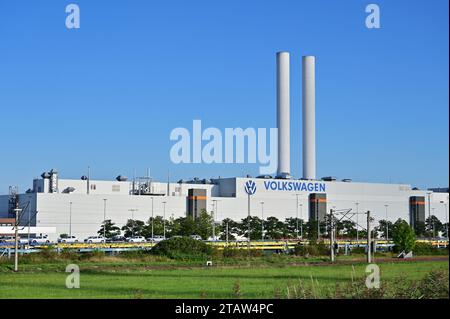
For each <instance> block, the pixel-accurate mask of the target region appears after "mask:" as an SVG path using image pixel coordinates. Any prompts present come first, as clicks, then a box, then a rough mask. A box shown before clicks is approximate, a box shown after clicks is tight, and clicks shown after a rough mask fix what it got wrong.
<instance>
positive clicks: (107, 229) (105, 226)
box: [97, 219, 120, 238]
mask: <svg viewBox="0 0 450 319" xmlns="http://www.w3.org/2000/svg"><path fill="white" fill-rule="evenodd" d="M97 234H98V235H99V236H103V234H105V238H112V237H114V236H118V235H120V228H119V227H117V226H116V224H115V223H113V222H112V221H111V219H107V220H105V221H103V223H102V225H101V227H100V229H99V231H98V232H97Z"/></svg>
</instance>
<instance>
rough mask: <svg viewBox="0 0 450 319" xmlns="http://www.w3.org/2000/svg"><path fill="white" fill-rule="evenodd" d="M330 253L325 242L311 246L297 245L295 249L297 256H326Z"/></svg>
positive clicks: (312, 243) (313, 243)
mask: <svg viewBox="0 0 450 319" xmlns="http://www.w3.org/2000/svg"><path fill="white" fill-rule="evenodd" d="M329 253H330V249H329V247H327V245H325V243H324V242H323V241H320V242H314V241H312V242H310V243H309V245H301V244H300V243H299V244H297V245H296V246H295V248H294V254H295V255H297V256H303V257H309V256H325V255H328V254H329Z"/></svg>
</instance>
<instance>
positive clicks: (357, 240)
mask: <svg viewBox="0 0 450 319" xmlns="http://www.w3.org/2000/svg"><path fill="white" fill-rule="evenodd" d="M355 205H356V243H357V244H359V217H358V216H359V203H358V202H356V203H355Z"/></svg>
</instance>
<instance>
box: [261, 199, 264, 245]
mask: <svg viewBox="0 0 450 319" xmlns="http://www.w3.org/2000/svg"><path fill="white" fill-rule="evenodd" d="M261 240H262V241H263V240H264V202H261Z"/></svg>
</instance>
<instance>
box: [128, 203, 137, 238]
mask: <svg viewBox="0 0 450 319" xmlns="http://www.w3.org/2000/svg"><path fill="white" fill-rule="evenodd" d="M137 210H138V209H137V208H131V209H129V210H128V211H130V212H131V222H132V230H131V236H133V237H134V227H135V226H136V222H135V221H134V212H136V211H137Z"/></svg>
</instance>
